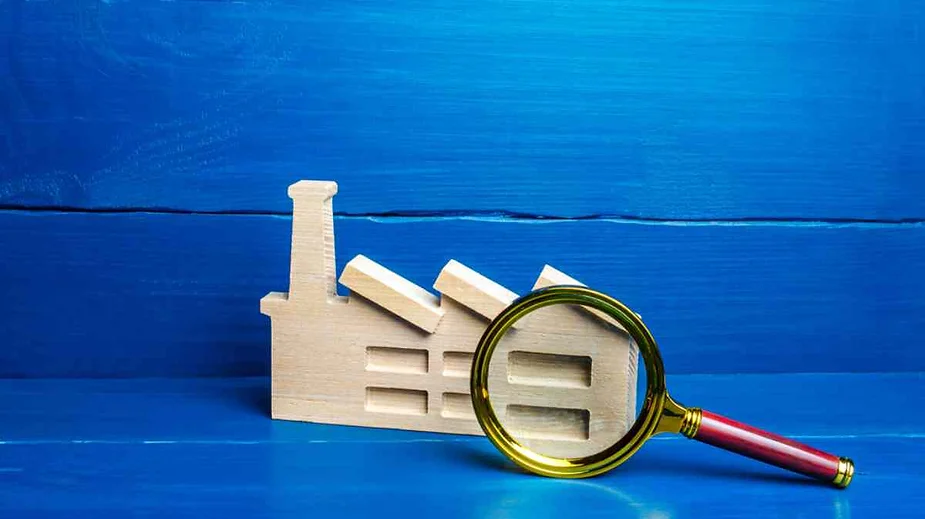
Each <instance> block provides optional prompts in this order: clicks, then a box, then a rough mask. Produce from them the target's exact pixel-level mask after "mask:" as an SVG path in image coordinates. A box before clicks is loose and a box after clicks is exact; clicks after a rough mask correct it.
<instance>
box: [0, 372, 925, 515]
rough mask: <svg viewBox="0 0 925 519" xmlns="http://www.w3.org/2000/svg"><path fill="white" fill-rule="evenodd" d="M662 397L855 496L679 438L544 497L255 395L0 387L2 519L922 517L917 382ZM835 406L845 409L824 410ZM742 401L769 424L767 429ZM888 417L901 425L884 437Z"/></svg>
mask: <svg viewBox="0 0 925 519" xmlns="http://www.w3.org/2000/svg"><path fill="white" fill-rule="evenodd" d="M669 384H670V386H671V388H672V390H673V391H674V392H675V394H676V395H678V396H679V397H680V396H681V395H686V396H687V397H689V398H690V399H691V400H695V401H697V402H698V403H701V404H703V405H705V406H709V405H711V404H713V403H715V404H717V405H718V406H721V407H722V408H723V410H724V411H725V412H727V413H729V414H730V415H733V416H737V417H739V418H742V419H748V420H752V419H757V422H756V424H758V425H762V426H765V427H768V428H770V429H772V430H777V431H780V432H785V433H787V434H792V435H795V436H796V437H797V438H799V439H800V440H802V441H805V442H808V443H810V444H812V445H815V446H817V447H819V448H823V449H827V450H830V451H832V452H835V453H838V454H840V455H847V456H851V457H853V458H854V460H855V461H856V462H857V466H858V473H857V475H856V479H855V481H854V483H853V484H852V486H851V487H849V488H848V489H846V490H843V491H840V490H835V489H831V488H829V487H825V486H820V485H817V484H815V483H813V482H811V481H809V480H806V479H804V478H801V477H798V476H793V475H791V474H789V473H786V472H783V471H781V470H779V469H776V468H773V467H769V466H765V465H761V464H758V463H756V462H753V461H751V460H747V459H744V458H740V457H737V456H733V455H731V454H728V453H725V452H722V451H719V450H716V449H712V448H709V447H707V446H704V445H699V444H696V443H694V442H691V441H688V440H684V439H682V438H679V437H664V438H657V439H654V440H652V441H650V442H649V443H647V444H646V445H645V446H644V448H643V449H642V450H640V451H639V453H638V454H637V455H636V456H635V457H634V458H633V459H631V460H630V461H629V462H627V463H626V464H625V465H623V466H621V467H619V468H617V469H615V470H614V471H612V472H610V473H608V474H606V475H604V476H601V477H598V478H594V479H591V480H580V481H567V480H552V479H546V478H540V477H536V476H532V475H528V474H524V473H521V472H519V471H517V470H515V469H514V468H513V467H512V466H511V465H510V464H509V463H508V462H506V461H505V460H504V458H503V457H502V456H501V454H500V453H498V452H497V451H495V450H494V449H493V448H492V447H491V445H490V444H489V443H488V441H487V440H485V439H484V438H481V437H469V436H453V435H440V434H424V433H412V432H402V431H385V430H375V429H363V428H352V427H338V426H324V425H315V424H303V423H288V422H276V421H271V420H269V419H268V418H267V401H268V387H267V383H266V380H265V379H224V380H125V381H38V380H22V381H0V424H2V425H0V483H2V484H0V511H2V512H4V513H5V514H9V515H10V516H11V517H32V516H39V515H47V514H66V515H68V516H75V515H77V516H84V515H93V516H95V517H98V516H100V515H101V514H102V515H106V516H116V515H129V514H130V515H141V516H157V517H163V516H165V515H170V516H190V515H196V516H197V517H211V516H219V515H222V516H227V515H228V514H231V515H247V516H250V517H254V516H257V517H265V516H287V517H288V516H300V517H305V516H313V517H314V516H321V515H327V514H332V515H338V516H347V517H352V516H375V517H392V516H406V515H407V514H409V513H410V514H411V515H413V516H430V515H434V514H437V513H439V514H440V515H442V516H445V517H486V516H498V515H501V516H504V517H586V516H606V517H613V516H617V517H647V518H650V517H666V518H667V517H703V516H710V517H780V516H806V517H832V518H838V519H843V518H857V517H868V516H871V517H884V516H889V517H917V516H918V515H919V510H920V507H921V506H922V504H923V501H922V494H921V492H920V488H921V485H922V483H923V482H925V470H923V468H922V467H923V466H925V448H923V447H925V429H923V426H925V422H923V421H922V418H921V417H920V416H917V415H916V414H914V413H913V414H909V413H904V412H903V411H904V410H906V409H908V407H907V406H909V405H910V404H912V403H913V402H914V401H915V395H918V394H921V392H922V391H923V389H925V386H923V384H925V378H923V377H922V376H921V375H882V374H872V375H804V376H800V375H751V376H748V375H734V376H699V377H684V376H681V377H673V378H672V379H671V380H669ZM733 388H734V390H733ZM836 388H843V389H844V391H845V392H844V393H843V396H846V397H848V398H846V399H842V400H839V399H831V397H832V396H833V394H834V392H835V391H834V390H835V389H836ZM734 393H738V394H739V395H740V396H742V397H754V398H757V402H758V403H759V404H762V405H763V404H765V403H767V404H769V405H770V407H769V408H768V409H767V410H766V412H761V411H760V410H756V409H754V408H753V407H749V405H748V400H746V399H745V398H735V397H733V396H732V395H733V394H734ZM902 395H905V397H902ZM897 396H900V398H896V397H897ZM721 402H723V403H721ZM807 409H817V410H820V409H827V410H830V412H831V414H830V415H823V414H822V413H820V412H816V413H807V412H806V410H807ZM858 409H869V410H870V413H864V412H860V413H859V412H858ZM890 413H898V415H896V419H893V420H884V419H883V418H884V417H885V416H888V415H889V414H890ZM743 415H744V416H743ZM849 417H853V418H854V419H847V418H849ZM806 418H808V420H805V419H806ZM56 424H59V425H60V426H59V427H55V425H56Z"/></svg>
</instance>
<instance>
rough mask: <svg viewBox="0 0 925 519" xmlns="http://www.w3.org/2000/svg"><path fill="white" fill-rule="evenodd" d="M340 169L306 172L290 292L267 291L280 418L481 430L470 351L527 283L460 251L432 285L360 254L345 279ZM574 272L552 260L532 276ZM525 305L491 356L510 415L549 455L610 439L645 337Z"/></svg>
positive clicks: (294, 190)
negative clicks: (336, 204) (504, 282)
mask: <svg viewBox="0 0 925 519" xmlns="http://www.w3.org/2000/svg"><path fill="white" fill-rule="evenodd" d="M336 192H337V184H335V183H333V182H314V181H301V182H298V183H296V184H294V185H292V186H291V187H290V188H289V196H290V197H291V198H292V199H293V202H294V208H293V220H292V221H293V223H292V226H293V227H292V259H291V267H290V285H289V293H288V294H286V293H279V292H271V293H269V294H267V295H266V296H265V297H264V298H263V299H261V305H260V308H261V312H262V313H264V314H266V315H268V316H269V317H270V318H271V322H272V415H273V417H274V418H278V419H285V420H299V421H310V422H321V423H331V424H345V425H360V426H372V427H389V428H397V429H411V430H420V431H436V432H447V433H462V434H481V430H480V429H479V426H478V423H477V422H476V420H475V416H474V414H473V412H472V404H471V400H470V397H469V369H470V365H471V361H472V352H473V350H474V349H475V347H476V345H477V344H478V341H479V338H480V337H481V335H482V333H483V332H484V330H485V327H486V325H487V324H488V321H489V320H490V319H491V318H493V317H494V316H495V315H497V314H498V313H499V312H500V311H502V310H503V309H504V308H505V307H506V306H507V305H508V304H509V303H510V302H511V301H513V300H514V299H515V298H516V297H517V295H516V294H514V293H513V292H511V291H509V290H507V289H506V288H504V287H502V286H500V285H498V284H497V283H495V282H493V281H491V280H490V279H488V278H486V277H484V276H482V275H480V274H479V273H477V272H475V271H473V270H471V269H469V268H468V267H466V266H464V265H462V264H460V263H458V262H456V261H450V262H449V263H448V264H447V265H446V266H445V267H444V268H443V270H442V271H441V272H440V274H439V276H438V277H437V280H436V282H435V284H434V288H435V289H436V290H437V291H439V292H440V293H441V294H442V297H440V298H438V297H437V296H435V295H434V294H432V293H430V292H429V291H427V290H425V289H423V288H421V287H419V286H417V285H415V284H413V283H411V282H410V281H408V280H406V279H404V278H402V277H401V276H399V275H397V274H395V273H393V272H391V271H389V270H388V269H386V268H384V267H382V266H380V265H378V264H377V263H375V262H374V261H372V260H371V259H369V258H366V257H364V256H357V257H356V258H354V259H353V260H351V261H350V262H349V263H348V264H347V266H346V267H345V269H344V271H343V273H342V274H341V277H340V282H341V283H342V284H343V285H345V286H346V287H348V288H349V289H350V291H351V296H350V297H342V296H338V295H337V293H336V285H337V283H336V281H337V280H336V277H335V262H334V222H333V208H332V198H333V196H334V195H335V194H336ZM554 284H578V282H577V281H576V280H574V279H572V278H570V277H568V276H566V275H565V274H563V273H561V272H559V271H557V270H555V269H553V268H552V267H549V266H546V267H545V268H544V269H543V271H542V273H541V274H540V276H539V279H538V280H537V281H536V285H535V286H536V287H542V286H548V285H554ZM542 313H543V315H542V316H539V315H529V316H527V317H525V318H523V319H522V320H521V321H519V322H518V323H517V326H516V328H515V329H514V330H513V331H512V332H509V334H508V336H506V337H505V339H504V340H503V341H502V342H501V344H500V346H499V350H497V351H496V354H495V356H494V357H493V359H492V366H491V375H490V377H489V388H490V390H491V394H492V397H491V398H492V403H493V405H494V408H495V410H496V412H497V413H499V417H500V418H501V419H502V420H503V421H504V423H505V424H506V426H507V427H510V428H512V429H513V430H515V431H516V434H518V436H519V437H520V438H522V439H524V441H525V443H527V444H528V445H529V446H530V447H532V448H535V449H539V450H541V451H542V452H544V453H546V454H549V455H556V456H582V455H586V454H591V453H593V452H597V451H599V450H600V449H601V448H603V447H606V446H608V445H610V444H612V443H613V442H614V441H615V440H617V439H618V438H619V436H621V435H622V434H623V432H625V430H626V429H627V428H628V427H629V426H630V425H631V424H632V421H633V420H634V418H635V407H636V406H635V403H636V365H637V358H636V348H635V347H634V346H633V344H632V343H631V341H630V339H629V337H628V335H627V334H626V333H625V332H623V330H621V329H619V328H618V327H616V326H615V325H614V324H611V323H610V322H607V321H606V320H605V319H602V318H601V317H600V316H598V315H595V314H593V313H591V312H584V311H579V310H577V309H574V308H570V307H561V308H560V307H551V308H548V309H544V310H543V311H542Z"/></svg>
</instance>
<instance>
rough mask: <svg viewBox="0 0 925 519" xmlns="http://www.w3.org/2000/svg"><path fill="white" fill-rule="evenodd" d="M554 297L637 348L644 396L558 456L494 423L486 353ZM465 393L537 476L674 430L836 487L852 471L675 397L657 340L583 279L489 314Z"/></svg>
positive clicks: (621, 455) (585, 473) (579, 474)
mask: <svg viewBox="0 0 925 519" xmlns="http://www.w3.org/2000/svg"><path fill="white" fill-rule="evenodd" d="M556 304H573V305H581V306H584V307H587V308H592V309H595V310H598V311H600V312H603V313H604V314H605V315H607V316H609V317H611V318H613V319H614V320H615V321H616V322H617V323H618V324H619V325H620V326H622V327H623V329H624V330H626V332H627V333H628V334H629V336H630V338H632V340H633V342H634V343H635V344H636V346H637V347H638V348H639V352H640V353H641V355H642V359H643V363H644V365H645V370H646V396H645V400H644V402H643V405H642V409H641V411H640V414H639V416H638V417H637V418H636V421H635V422H634V423H633V425H632V427H631V428H630V430H629V431H628V432H627V433H626V434H625V435H624V436H623V437H622V438H621V439H620V440H619V441H617V443H615V444H613V445H611V446H610V447H608V448H606V449H604V450H603V451H601V452H598V453H595V454H592V455H590V456H584V457H576V458H557V457H550V456H545V455H542V454H540V453H537V452H535V451H533V450H531V449H529V448H527V447H526V446H524V445H523V444H522V443H520V442H519V441H517V439H516V438H514V437H513V436H512V435H511V434H510V432H508V431H507V430H506V429H505V428H504V427H503V426H502V425H501V421H500V420H499V419H498V415H497V414H496V413H495V410H494V407H492V404H491V398H490V395H489V391H488V371H489V366H490V362H491V358H492V354H493V353H494V351H495V348H496V347H497V346H498V343H499V342H500V341H501V338H502V337H503V336H504V334H505V333H506V332H507V331H508V330H509V329H510V328H511V326H513V325H514V323H516V322H517V321H518V320H519V319H521V318H522V317H523V316H525V315H527V314H528V313H530V312H533V311H535V310H539V309H540V308H543V307H546V306H550V305H556ZM470 394H471V396H472V406H473V410H474V411H475V416H476V418H477V419H478V422H479V426H480V427H481V428H482V431H484V433H485V435H486V436H487V437H488V439H489V440H490V441H491V442H492V444H494V446H495V447H496V448H497V449H498V450H500V451H501V452H502V453H504V454H505V455H506V456H507V457H508V458H510V459H511V460H512V461H514V463H516V464H517V465H519V466H520V467H522V468H524V469H526V470H529V471H531V472H534V473H536V474H540V475H544V476H550V477H558V478H586V477H591V476H596V475H599V474H602V473H604V472H607V471H609V470H611V469H613V468H614V467H617V466H618V465H620V464H622V463H623V462H625V461H626V460H627V459H629V458H630V457H631V456H632V455H633V454H634V453H635V452H636V451H637V450H639V448H640V447H642V445H643V444H644V443H645V442H646V440H648V439H649V438H651V437H652V436H654V435H656V434H659V433H681V434H683V435H684V436H687V437H688V438H693V439H696V440H699V441H702V442H704V443H708V444H711V445H714V446H717V447H720V448H723V449H726V450H729V451H732V452H736V453H739V454H742V455H745V456H748V457H751V458H753V459H757V460H759V461H763V462H766V463H770V464H773V465H776V466H779V467H782V468H785V469H788V470H792V471H795V472H799V473H802V474H805V475H808V476H811V477H815V478H817V479H821V480H825V481H827V482H829V483H832V484H834V485H835V486H836V487H840V488H844V487H846V486H848V483H850V481H851V479H852V477H853V475H854V463H853V462H852V461H851V460H849V459H847V458H839V457H836V456H834V455H831V454H828V453H824V452H822V451H818V450H816V449H813V448H812V447H808V446H806V445H802V444H800V443H797V442H795V441H793V440H789V439H787V438H783V437H781V436H777V435H774V434H771V433H767V432H764V431H761V430H759V429H756V428H753V427H750V426H747V425H745V424H741V423H738V422H735V421H733V420H730V419H728V418H725V417H722V416H720V415H717V414H714V413H710V412H708V411H703V410H701V409H699V408H690V409H688V408H685V407H684V406H682V405H680V404H678V403H677V402H675V401H674V400H673V399H672V398H671V396H670V395H669V394H668V389H667V386H666V383H665V366H664V364H663V363H662V357H661V354H660V353H659V349H658V345H657V344H656V342H655V338H654V337H653V336H652V334H651V332H649V329H648V328H647V327H646V325H645V324H644V323H643V322H642V319H640V317H639V316H638V315H637V314H636V313H635V312H633V311H632V310H630V309H629V308H627V307H626V306H625V305H624V304H623V303H621V302H620V301H617V300H616V299H614V298H612V297H610V296H608V295H606V294H603V293H601V292H598V291H596V290H592V289H590V288H587V287H584V286H570V285H557V286H552V287H547V288H542V289H538V290H535V291H533V292H531V293H530V294H527V295H525V296H523V297H521V298H519V299H517V300H515V301H514V302H513V303H511V305H510V306H508V307H507V308H506V309H505V310H503V311H502V312H501V313H500V314H499V315H498V316H497V317H495V319H494V320H492V322H491V324H490V325H489V326H488V328H487V329H486V330H485V333H484V334H483V335H482V338H481V340H480V341H479V344H478V347H477V348H476V350H475V353H474V355H473V360H472V371H471V378H470Z"/></svg>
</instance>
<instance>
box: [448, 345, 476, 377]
mask: <svg viewBox="0 0 925 519" xmlns="http://www.w3.org/2000/svg"><path fill="white" fill-rule="evenodd" d="M471 369H472V354H471V353H466V352H464V351H448V352H446V353H444V354H443V375H444V376H447V377H463V378H468V377H469V371H470V370H471Z"/></svg>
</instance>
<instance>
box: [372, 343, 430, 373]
mask: <svg viewBox="0 0 925 519" xmlns="http://www.w3.org/2000/svg"><path fill="white" fill-rule="evenodd" d="M366 371H385V372H389V373H411V374H424V373H427V350H418V349H412V348H386V347H381V346H370V347H368V348H366Z"/></svg>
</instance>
